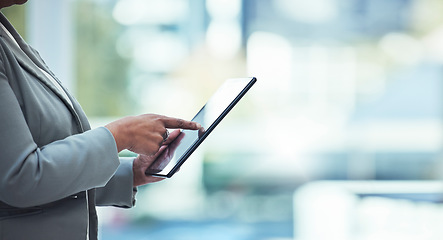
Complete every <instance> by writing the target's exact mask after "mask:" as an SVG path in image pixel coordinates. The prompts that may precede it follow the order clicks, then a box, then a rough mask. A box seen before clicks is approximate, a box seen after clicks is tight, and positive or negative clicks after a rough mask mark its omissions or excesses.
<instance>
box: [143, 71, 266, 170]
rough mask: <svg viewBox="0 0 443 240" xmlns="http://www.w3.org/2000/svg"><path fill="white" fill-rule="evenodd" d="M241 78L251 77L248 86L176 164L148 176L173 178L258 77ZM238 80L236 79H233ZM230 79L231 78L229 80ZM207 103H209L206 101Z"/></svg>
mask: <svg viewBox="0 0 443 240" xmlns="http://www.w3.org/2000/svg"><path fill="white" fill-rule="evenodd" d="M239 79H250V80H249V82H248V83H247V84H246V86H245V87H244V88H243V89H242V91H240V93H239V94H238V95H237V96H236V97H235V98H234V99H233V100H232V101H231V103H230V104H229V105H228V106H227V107H226V108H225V110H223V112H222V113H221V114H220V115H219V116H218V117H217V119H216V120H215V121H214V122H213V123H212V124H211V125H210V126H209V127H208V128H207V129H206V130H205V132H204V133H203V134H202V135H201V136H200V137H199V138H198V139H197V141H195V142H194V144H192V145H191V146H190V147H189V148H188V149H187V150H186V152H185V153H184V154H183V155H182V156H180V157H179V158H178V160H177V163H176V164H175V166H174V167H173V168H172V169H171V170H170V171H169V172H168V173H167V174H159V173H148V172H146V175H148V176H155V177H162V178H171V177H172V176H173V175H174V174H175V173H176V172H177V171H178V170H179V169H180V167H181V166H182V165H183V163H184V162H185V161H186V160H187V159H188V158H189V157H190V156H191V154H192V153H193V152H194V151H195V150H196V149H197V148H198V147H199V146H200V144H201V143H202V142H203V141H204V140H205V139H206V137H207V136H208V135H209V134H210V133H211V132H212V130H214V129H215V127H217V125H218V124H219V123H220V122H221V121H222V120H223V118H224V117H225V116H226V115H228V113H229V112H230V111H231V110H232V109H233V108H234V106H235V105H236V104H237V103H238V102H239V101H240V99H242V97H243V96H244V95H245V94H246V93H247V92H248V91H249V89H250V88H251V87H252V86H253V85H254V84H255V82H256V81H257V79H256V78H255V77H251V78H239ZM232 80H236V79H232ZM228 81H229V80H228ZM206 104H207V103H206ZM206 104H205V105H203V107H202V108H201V109H200V110H199V111H198V112H197V114H195V116H194V118H193V119H192V120H194V119H195V117H197V116H198V114H199V113H200V112H201V111H202V110H203V109H204V108H205V106H206Z"/></svg>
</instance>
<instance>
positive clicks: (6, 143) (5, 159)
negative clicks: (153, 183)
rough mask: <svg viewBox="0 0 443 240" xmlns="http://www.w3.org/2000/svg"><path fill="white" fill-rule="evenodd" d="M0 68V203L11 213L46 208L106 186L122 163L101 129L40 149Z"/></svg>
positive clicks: (1, 67)
mask: <svg viewBox="0 0 443 240" xmlns="http://www.w3.org/2000/svg"><path fill="white" fill-rule="evenodd" d="M3 66H4V65H3V64H0V201H2V202H5V203H7V204H9V205H11V206H15V207H30V206H37V205H42V204H46V203H50V202H53V201H56V200H59V199H62V198H64V197H67V196H70V195H72V194H75V193H78V192H81V191H84V190H88V189H91V188H95V187H102V186H105V185H106V183H107V182H108V181H109V180H110V179H111V177H112V176H113V174H114V173H115V171H116V170H117V168H118V166H119V164H120V162H119V159H118V152H117V147H116V144H115V140H114V138H113V136H112V134H111V133H110V132H109V130H108V129H106V128H104V127H101V128H97V129H94V130H90V131H87V132H84V133H81V134H77V135H73V136H69V137H67V138H65V139H62V140H58V141H55V142H52V143H50V144H47V145H46V146H43V147H38V146H37V144H36V143H35V142H34V140H33V138H32V135H31V133H30V130H29V128H28V126H27V123H26V121H25V119H24V116H23V113H22V111H21V108H20V105H19V103H18V101H17V99H16V97H15V95H14V92H13V91H12V89H11V88H10V85H9V83H8V81H7V77H6V75H5V69H4V67H3Z"/></svg>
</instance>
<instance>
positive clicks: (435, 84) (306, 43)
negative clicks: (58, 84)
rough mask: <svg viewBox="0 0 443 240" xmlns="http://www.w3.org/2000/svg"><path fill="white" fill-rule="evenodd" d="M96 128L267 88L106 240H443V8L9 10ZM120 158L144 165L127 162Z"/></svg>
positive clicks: (411, 3)
mask: <svg viewBox="0 0 443 240" xmlns="http://www.w3.org/2000/svg"><path fill="white" fill-rule="evenodd" d="M3 12H4V13H5V14H6V15H7V16H8V18H9V19H10V20H11V21H13V23H14V25H15V26H16V27H17V28H18V29H19V31H20V32H21V34H22V35H23V36H24V37H25V39H26V40H27V41H28V42H30V43H31V44H32V45H33V46H34V47H35V48H37V49H38V50H39V51H40V53H41V55H42V56H43V58H44V59H45V60H46V62H47V63H48V65H49V66H50V67H51V68H52V69H53V71H54V72H55V73H56V74H57V75H58V76H59V78H60V79H61V80H62V81H63V82H64V83H65V85H67V86H68V88H69V89H70V90H71V91H72V92H74V93H75V95H76V97H77V99H78V100H79V101H80V103H81V104H82V106H83V108H84V110H85V112H86V113H87V115H88V116H89V118H90V120H91V123H92V125H93V126H101V125H103V124H105V123H107V122H109V121H112V120H113V119H117V118H119V117H122V116H125V115H136V114H142V113H148V112H153V113H160V114H165V115H172V116H177V117H182V118H185V119H190V118H192V117H193V115H194V114H195V113H196V112H197V111H198V110H199V109H200V107H201V106H202V105H203V104H204V103H205V101H206V100H207V98H208V97H209V96H210V95H211V94H212V93H213V92H214V91H215V90H216V88H217V87H218V86H219V85H220V84H221V83H222V82H223V80H224V79H226V78H232V77H244V76H255V77H257V79H258V82H257V84H256V86H254V87H253V89H252V90H251V91H250V93H248V95H247V96H246V98H245V99H244V101H243V102H240V104H239V105H238V106H237V107H236V108H235V109H234V110H233V111H232V114H231V115H229V116H228V117H227V118H226V119H225V120H224V121H223V122H222V123H221V125H220V126H219V127H218V128H217V129H216V130H215V131H214V133H213V134H212V135H211V136H210V137H209V138H208V139H207V141H205V142H204V143H203V145H202V146H201V148H199V149H198V150H197V152H195V153H194V155H193V156H192V157H191V158H190V159H189V160H188V162H187V163H186V164H185V165H184V166H183V167H182V169H181V171H180V172H179V173H178V174H177V175H176V176H174V177H173V178H172V179H168V180H165V181H163V182H160V183H156V184H152V185H149V186H145V187H141V188H140V189H139V193H138V197H137V199H138V200H137V206H136V207H135V208H133V209H130V210H123V209H114V208H101V209H100V216H99V218H100V222H101V225H100V238H101V239H103V240H113V239H126V240H133V239H134V240H135V239H168V240H188V239H192V240H194V239H232V240H237V239H238V240H249V239H251V240H277V239H279V240H281V239H297V240H307V239H310V240H311V239H312V240H322V239H336V240H348V239H365V240H366V239H367V240H369V239H371V240H372V239H377V240H384V239H408V240H412V239H414V240H415V239H420V240H423V239H427V240H434V239H441V238H442V237H443V231H442V230H441V229H442V228H441V224H443V208H442V207H441V205H440V202H441V200H442V199H443V198H442V191H443V185H442V184H441V183H440V181H441V178H442V176H443V165H442V158H443V115H442V110H443V14H442V13H443V1H441V0H388V1H387V0H309V1H305V0H257V1H254V0H62V1H60V0H30V1H29V3H28V4H26V5H25V6H16V7H11V8H9V9H5V10H4V11H3ZM122 155H131V153H129V152H124V153H122Z"/></svg>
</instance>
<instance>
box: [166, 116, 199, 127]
mask: <svg viewBox="0 0 443 240" xmlns="http://www.w3.org/2000/svg"><path fill="white" fill-rule="evenodd" d="M161 121H162V122H163V124H164V125H165V127H166V128H180V129H189V130H198V129H200V128H201V125H200V124H199V123H196V122H191V121H186V120H183V119H180V118H171V117H164V118H162V119H161Z"/></svg>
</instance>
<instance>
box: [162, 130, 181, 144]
mask: <svg viewBox="0 0 443 240" xmlns="http://www.w3.org/2000/svg"><path fill="white" fill-rule="evenodd" d="M178 135H180V130H178V129H177V130H174V131H173V132H171V133H170V134H169V137H168V139H166V141H164V142H163V145H169V144H170V143H171V142H172V141H174V140H175V139H176V138H177V137H178Z"/></svg>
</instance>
